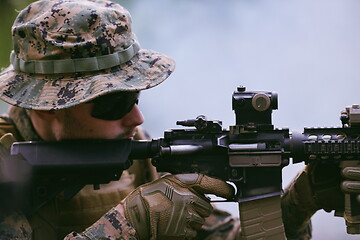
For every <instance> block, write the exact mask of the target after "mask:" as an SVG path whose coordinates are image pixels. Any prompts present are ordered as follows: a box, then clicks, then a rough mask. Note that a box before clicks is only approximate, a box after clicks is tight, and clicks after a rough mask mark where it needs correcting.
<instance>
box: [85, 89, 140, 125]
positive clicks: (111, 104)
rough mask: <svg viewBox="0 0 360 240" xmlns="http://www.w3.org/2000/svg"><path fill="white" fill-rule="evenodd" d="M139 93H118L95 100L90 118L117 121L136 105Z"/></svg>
mask: <svg viewBox="0 0 360 240" xmlns="http://www.w3.org/2000/svg"><path fill="white" fill-rule="evenodd" d="M139 95H140V93H139V92H118V93H111V94H107V95H104V96H101V97H98V98H95V99H94V100H93V101H91V102H92V103H94V107H93V110H92V113H91V116H92V117H94V118H98V119H103V120H119V119H121V118H123V117H124V116H125V115H126V114H127V113H129V112H130V111H131V109H133V107H134V105H135V104H137V103H138V101H139V100H138V99H139Z"/></svg>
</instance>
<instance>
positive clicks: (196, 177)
mask: <svg viewBox="0 0 360 240" xmlns="http://www.w3.org/2000/svg"><path fill="white" fill-rule="evenodd" d="M204 194H215V195H217V196H219V197H224V198H228V199H229V198H231V197H232V196H233V194H234V189H233V187H232V186H231V185H229V184H227V183H226V182H224V181H222V180H219V179H215V178H211V177H208V176H205V175H203V174H196V173H193V174H178V175H166V176H164V177H162V178H160V179H158V180H156V181H153V182H151V183H148V184H144V185H142V186H140V187H138V188H137V189H135V190H134V191H133V192H132V193H130V194H129V195H128V196H127V197H126V198H125V199H124V200H123V201H122V202H121V204H122V205H123V206H124V211H125V217H126V219H127V220H128V221H129V222H130V223H131V224H132V226H133V227H134V228H135V229H136V232H137V237H138V238H139V239H169V238H176V239H191V238H194V237H195V236H196V230H197V229H200V228H201V225H203V224H204V218H205V217H208V216H209V215H210V214H211V212H212V210H213V208H212V206H211V204H210V202H209V200H208V199H207V198H206V197H205V196H204Z"/></svg>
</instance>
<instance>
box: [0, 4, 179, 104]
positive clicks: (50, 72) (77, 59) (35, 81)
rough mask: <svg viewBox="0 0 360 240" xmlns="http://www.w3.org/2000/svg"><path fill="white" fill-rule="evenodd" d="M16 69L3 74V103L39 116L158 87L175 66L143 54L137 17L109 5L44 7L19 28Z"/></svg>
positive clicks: (22, 18)
mask: <svg viewBox="0 0 360 240" xmlns="http://www.w3.org/2000/svg"><path fill="white" fill-rule="evenodd" d="M12 37H13V45H14V50H13V52H12V53H11V56H10V62H11V65H10V66H9V67H8V68H6V69H5V70H4V71H3V72H1V73H0V99H2V100H4V101H5V102H8V103H10V104H12V105H15V106H19V107H23V108H28V109H38V110H51V109H63V108H67V107H71V106H74V105H77V104H79V103H83V102H86V101H89V100H91V99H93V98H95V97H98V96H100V95H104V94H107V93H109V92H114V91H138V90H144V89H148V88H151V87H154V86H156V85H158V84H159V83H161V82H162V81H164V80H165V79H166V78H167V77H168V76H169V75H170V74H171V73H172V71H173V70H174V68H175V62H174V61H173V60H172V59H171V58H169V57H167V56H165V55H163V54H160V53H157V52H154V51H151V50H145V49H141V48H140V47H139V44H138V42H137V41H136V37H135V35H134V33H132V30H131V16H130V14H129V12H128V11H127V10H126V9H124V8H123V7H122V6H120V5H119V4H116V3H113V2H110V1H106V0H50V1H49V0H43V1H38V2H34V3H32V4H30V5H29V6H28V7H27V8H25V9H24V10H22V11H21V12H20V13H19V15H18V17H17V18H16V20H15V22H14V24H13V27H12Z"/></svg>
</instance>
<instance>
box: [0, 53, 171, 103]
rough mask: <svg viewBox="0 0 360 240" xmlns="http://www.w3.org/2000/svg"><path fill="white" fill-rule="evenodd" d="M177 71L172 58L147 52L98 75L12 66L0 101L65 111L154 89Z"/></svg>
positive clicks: (0, 79)
mask: <svg viewBox="0 0 360 240" xmlns="http://www.w3.org/2000/svg"><path fill="white" fill-rule="evenodd" d="M174 69H175V61H174V60H173V59H172V58H170V57H168V56H166V55H164V54H161V53H158V52H154V51H151V50H146V49H141V50H140V51H139V52H138V53H137V54H136V55H135V56H134V57H133V58H132V59H131V60H130V61H128V62H126V63H125V64H123V65H120V66H116V67H113V68H111V69H105V70H101V71H96V72H86V73H73V74H67V75H64V74H62V75H37V74H26V73H22V72H15V71H14V69H13V67H12V66H11V65H10V66H9V67H8V68H6V69H5V70H4V71H3V72H1V73H0V99H2V100H3V101H5V102H7V103H9V104H11V105H15V106H18V107H22V108H27V109H35V110H57V109H64V108H68V107H71V106H74V105H77V104H80V103H84V102H87V101H89V100H91V99H94V98H96V97H98V96H101V95H105V94H107V93H110V92H116V91H140V90H145V89H149V88H152V87H154V86H156V85H158V84H160V83H161V82H163V81H164V80H165V79H167V78H168V77H169V75H170V74H171V73H172V72H173V71H174Z"/></svg>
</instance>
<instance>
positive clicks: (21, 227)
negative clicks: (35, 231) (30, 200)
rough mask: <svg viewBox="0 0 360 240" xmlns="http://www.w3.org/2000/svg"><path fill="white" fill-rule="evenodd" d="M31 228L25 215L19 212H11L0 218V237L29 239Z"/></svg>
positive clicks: (18, 239)
mask: <svg viewBox="0 0 360 240" xmlns="http://www.w3.org/2000/svg"><path fill="white" fill-rule="evenodd" d="M31 234H32V230H31V227H30V224H29V222H28V221H27V219H26V217H25V216H24V215H22V214H21V213H19V212H13V213H12V214H9V215H8V216H5V217H1V218H0V239H2V240H13V239H17V240H30V239H31Z"/></svg>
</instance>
